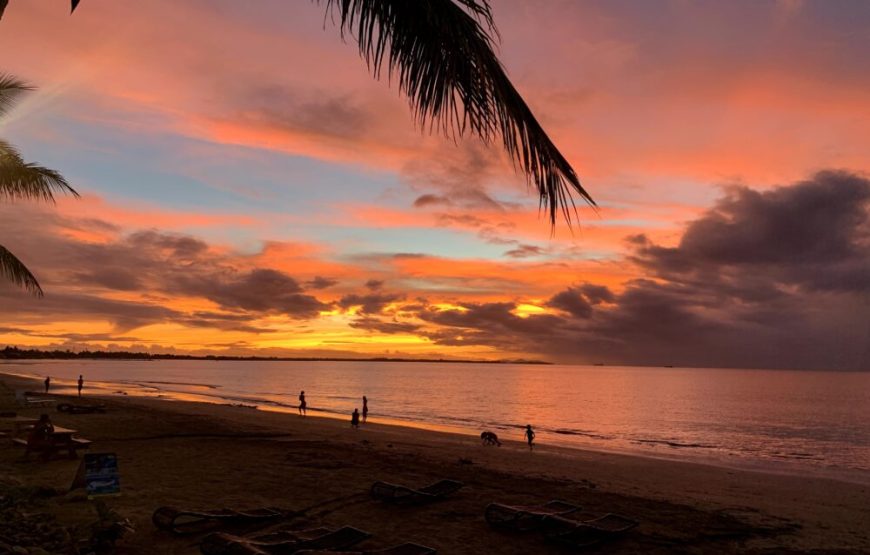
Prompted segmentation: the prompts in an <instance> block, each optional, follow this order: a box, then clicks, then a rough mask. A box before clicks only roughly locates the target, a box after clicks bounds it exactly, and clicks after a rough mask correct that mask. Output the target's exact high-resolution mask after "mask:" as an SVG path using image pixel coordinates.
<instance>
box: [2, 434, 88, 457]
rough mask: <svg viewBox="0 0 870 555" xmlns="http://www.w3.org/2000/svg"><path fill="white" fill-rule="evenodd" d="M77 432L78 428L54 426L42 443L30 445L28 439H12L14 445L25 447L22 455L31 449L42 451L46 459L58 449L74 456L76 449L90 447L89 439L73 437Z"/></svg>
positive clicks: (25, 454)
mask: <svg viewBox="0 0 870 555" xmlns="http://www.w3.org/2000/svg"><path fill="white" fill-rule="evenodd" d="M77 433H78V430H72V429H70V428H64V427H62V426H55V427H54V432H52V433H51V435H50V436H49V438H48V442H47V443H45V444H42V445H31V442H30V440H29V439H22V438H15V439H13V440H12V442H13V443H15V444H16V445H20V446H24V447H26V448H27V449H26V451H25V452H24V456H25V457H26V456H27V455H28V454H29V453H30V452H31V451H43V454H44V455H45V458H46V459H48V458H50V457H51V456H52V455H54V454H55V453H57V452H60V451H64V450H65V451H67V453H68V454H69V458H71V459H74V458H76V450H78V449H87V448H89V447H90V445H91V442H90V440H87V439H84V438H80V437H73V436H74V435H75V434H77Z"/></svg>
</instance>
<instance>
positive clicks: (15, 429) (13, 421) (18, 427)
mask: <svg viewBox="0 0 870 555" xmlns="http://www.w3.org/2000/svg"><path fill="white" fill-rule="evenodd" d="M37 422H39V419H38V418H32V417H30V416H7V417H5V418H0V423H2V424H3V429H4V430H6V429H10V427H11V430H12V437H18V436H20V435H21V432H23V431H25V430H27V429H29V428H30V427H31V426H33V425H34V424H36V423H37ZM7 426H9V427H7Z"/></svg>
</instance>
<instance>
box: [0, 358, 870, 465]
mask: <svg viewBox="0 0 870 555" xmlns="http://www.w3.org/2000/svg"><path fill="white" fill-rule="evenodd" d="M0 372H12V373H17V374H25V375H33V376H39V377H44V376H46V375H51V376H52V379H53V380H54V382H55V384H56V386H57V388H56V389H55V390H56V391H60V390H67V391H72V386H73V382H74V380H75V379H76V378H77V377H78V375H79V374H84V376H85V380H86V393H89V392H93V393H96V392H100V393H114V392H119V391H125V392H127V393H128V394H131V395H150V396H164V397H168V398H184V399H195V400H204V401H211V402H220V403H227V402H231V403H244V404H251V405H257V406H258V408H260V409H271V410H291V411H295V407H296V405H297V397H298V395H299V391H300V390H302V389H304V390H305V392H306V398H307V400H308V405H309V407H310V408H311V409H314V410H316V411H318V412H320V413H321V414H324V415H332V416H336V415H341V416H342V417H348V415H349V414H350V412H351V411H353V409H354V408H355V407H357V408H361V397H362V395H367V396H368V399H369V409H370V417H369V418H370V420H372V421H380V422H390V423H395V422H401V423H407V424H411V425H416V426H423V427H431V428H438V429H448V430H454V431H459V432H463V433H474V434H477V433H480V431H481V430H483V429H489V430H493V431H496V432H497V433H498V434H499V436H500V437H502V438H505V437H507V438H513V439H518V440H520V439H522V427H523V426H525V424H527V423H531V424H532V425H533V426H534V427H535V429H536V430H537V432H538V438H537V440H538V441H539V442H540V443H544V444H555V445H562V446H569V447H581V448H591V449H599V450H607V451H623V452H632V453H638V454H642V455H646V456H656V457H667V458H676V459H682V460H692V461H703V462H713V463H717V464H725V465H734V466H741V467H747V466H748V467H758V468H762V469H765V470H774V471H777V470H781V471H785V472H815V473H823V474H832V475H836V476H839V477H843V478H846V479H850V480H855V481H860V482H870V373H866V372H865V373H856V372H852V373H849V372H806V371H781V370H727V369H700V368H633V367H599V366H537V365H522V364H511V365H490V364H440V363H413V364H403V363H379V362H212V361H154V362H146V361H91V360H87V361H85V360H77V361H6V362H4V363H0Z"/></svg>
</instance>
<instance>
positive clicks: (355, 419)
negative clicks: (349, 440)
mask: <svg viewBox="0 0 870 555" xmlns="http://www.w3.org/2000/svg"><path fill="white" fill-rule="evenodd" d="M350 425H351V426H353V427H354V428H359V409H353V414H351V415H350Z"/></svg>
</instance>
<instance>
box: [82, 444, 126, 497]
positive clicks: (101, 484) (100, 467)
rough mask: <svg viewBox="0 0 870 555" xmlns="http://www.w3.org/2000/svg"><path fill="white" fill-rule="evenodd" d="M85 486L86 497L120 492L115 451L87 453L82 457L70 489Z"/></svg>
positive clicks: (119, 478)
mask: <svg viewBox="0 0 870 555" xmlns="http://www.w3.org/2000/svg"><path fill="white" fill-rule="evenodd" d="M82 487H83V488H85V491H86V492H87V494H88V498H89V499H90V498H93V497H101V496H105V495H119V494H120V493H121V477H120V476H119V475H118V456H117V455H115V453H87V454H86V455H84V457H83V458H82V462H81V464H80V465H79V470H78V473H77V474H76V477H75V480H74V481H73V485H72V489H76V488H82Z"/></svg>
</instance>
